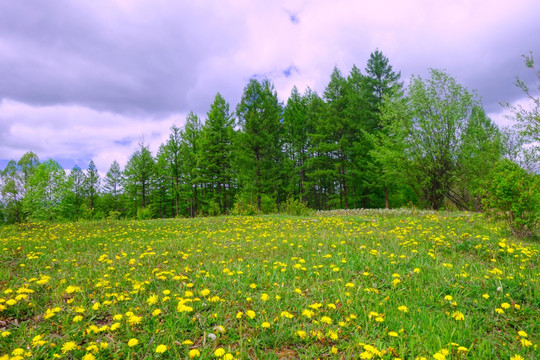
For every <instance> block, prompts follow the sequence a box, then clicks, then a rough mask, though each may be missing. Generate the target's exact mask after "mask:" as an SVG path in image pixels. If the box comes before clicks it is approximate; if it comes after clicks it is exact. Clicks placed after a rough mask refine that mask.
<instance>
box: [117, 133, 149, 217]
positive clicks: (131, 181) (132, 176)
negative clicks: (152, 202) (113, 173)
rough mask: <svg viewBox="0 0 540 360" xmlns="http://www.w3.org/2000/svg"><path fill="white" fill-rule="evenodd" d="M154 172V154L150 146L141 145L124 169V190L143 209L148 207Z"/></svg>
mask: <svg viewBox="0 0 540 360" xmlns="http://www.w3.org/2000/svg"><path fill="white" fill-rule="evenodd" d="M154 172H155V163H154V158H153V157H152V153H151V152H150V150H148V146H144V144H143V143H140V144H139V149H138V150H136V151H135V152H134V153H133V154H132V155H131V157H130V159H129V161H128V163H127V165H126V168H125V169H124V188H125V189H126V191H127V192H128V193H129V194H130V195H131V196H132V198H133V199H135V200H136V202H138V203H139V204H140V206H141V208H143V209H144V208H145V207H146V206H147V205H148V195H149V194H150V190H151V185H152V180H153V177H154Z"/></svg>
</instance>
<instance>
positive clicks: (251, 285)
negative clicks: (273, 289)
mask: <svg viewBox="0 0 540 360" xmlns="http://www.w3.org/2000/svg"><path fill="white" fill-rule="evenodd" d="M249 287H250V288H252V289H256V288H257V284H254V283H251V284H250V285H249Z"/></svg>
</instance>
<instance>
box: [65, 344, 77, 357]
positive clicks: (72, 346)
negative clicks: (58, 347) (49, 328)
mask: <svg viewBox="0 0 540 360" xmlns="http://www.w3.org/2000/svg"><path fill="white" fill-rule="evenodd" d="M76 348H77V343H76V342H75V341H68V342H67V343H65V344H64V345H62V353H63V354H65V353H67V352H70V351H71V350H75V349H76Z"/></svg>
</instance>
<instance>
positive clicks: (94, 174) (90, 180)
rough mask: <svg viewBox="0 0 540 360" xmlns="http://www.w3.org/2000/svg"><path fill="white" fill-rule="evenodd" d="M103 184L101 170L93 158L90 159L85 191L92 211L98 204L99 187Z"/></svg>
mask: <svg viewBox="0 0 540 360" xmlns="http://www.w3.org/2000/svg"><path fill="white" fill-rule="evenodd" d="M100 184H101V178H100V176H99V172H98V170H97V168H96V165H95V164H94V161H93V160H90V163H89V164H88V169H87V170H86V177H85V181H84V191H85V194H86V197H87V199H88V206H89V208H90V211H93V210H94V208H95V206H96V204H95V203H96V199H97V197H98V194H99V187H100Z"/></svg>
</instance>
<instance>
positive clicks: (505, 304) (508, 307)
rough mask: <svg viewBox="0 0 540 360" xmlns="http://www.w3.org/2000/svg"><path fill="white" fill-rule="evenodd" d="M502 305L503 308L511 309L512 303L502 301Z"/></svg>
mask: <svg viewBox="0 0 540 360" xmlns="http://www.w3.org/2000/svg"><path fill="white" fill-rule="evenodd" d="M501 307H502V308H503V309H510V307H511V305H510V304H509V303H502V304H501Z"/></svg>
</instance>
